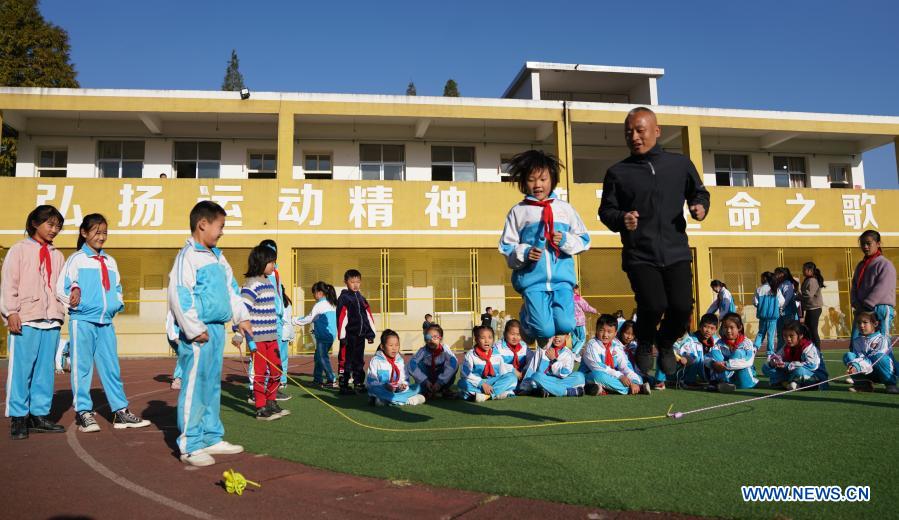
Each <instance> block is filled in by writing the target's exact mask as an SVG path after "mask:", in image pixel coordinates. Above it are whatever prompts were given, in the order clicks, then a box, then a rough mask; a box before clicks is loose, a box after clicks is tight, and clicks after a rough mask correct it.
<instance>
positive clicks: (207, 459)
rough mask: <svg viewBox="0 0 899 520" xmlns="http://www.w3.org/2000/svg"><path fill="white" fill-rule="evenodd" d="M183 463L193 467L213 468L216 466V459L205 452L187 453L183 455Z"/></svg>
mask: <svg viewBox="0 0 899 520" xmlns="http://www.w3.org/2000/svg"><path fill="white" fill-rule="evenodd" d="M181 462H183V463H185V464H190V465H191V466H197V467H202V466H212V465H213V464H215V459H213V458H212V455H210V454H208V453H206V452H205V451H204V450H197V451H195V452H193V453H185V454H184V455H181Z"/></svg>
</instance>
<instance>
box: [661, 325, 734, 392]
mask: <svg viewBox="0 0 899 520" xmlns="http://www.w3.org/2000/svg"><path fill="white" fill-rule="evenodd" d="M719 339H720V338H719V337H718V316H715V315H714V314H704V315H703V316H702V318H700V319H699V328H698V329H697V330H696V332H691V333H688V334H684V337H682V338H681V339H679V340H677V341H676V342H674V354H675V356H677V363H678V369H677V373H676V375H677V378H678V380H677V385H678V386H683V385H686V386H692V385H696V384H698V383H699V382H700V381H704V382H708V381H709V380H710V375H709V373H708V369H707V367H706V358H707V357H708V355H709V353H710V352H711V350H712V348H713V347H714V346H715V343H716V342H717V341H718V340H719ZM657 377H659V378H661V377H664V373H661V372H659V373H658V374H657Z"/></svg>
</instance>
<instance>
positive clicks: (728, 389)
mask: <svg viewBox="0 0 899 520" xmlns="http://www.w3.org/2000/svg"><path fill="white" fill-rule="evenodd" d="M736 390H737V387H736V385H734V384H732V383H718V391H719V392H721V393H722V394H732V393H734V392H735V391H736Z"/></svg>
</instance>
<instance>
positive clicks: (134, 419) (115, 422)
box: [112, 408, 150, 430]
mask: <svg viewBox="0 0 899 520" xmlns="http://www.w3.org/2000/svg"><path fill="white" fill-rule="evenodd" d="M144 426H150V421H148V420H146V419H141V418H140V417H138V416H136V415H134V414H133V413H131V411H129V410H128V409H127V408H122V409H121V410H119V411H118V412H116V413H115V414H114V415H113V416H112V427H113V428H115V429H117V430H121V429H124V428H143V427H144Z"/></svg>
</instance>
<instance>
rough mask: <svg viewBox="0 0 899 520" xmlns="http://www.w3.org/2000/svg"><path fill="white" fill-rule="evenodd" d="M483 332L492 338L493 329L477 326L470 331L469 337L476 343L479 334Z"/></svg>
mask: <svg viewBox="0 0 899 520" xmlns="http://www.w3.org/2000/svg"><path fill="white" fill-rule="evenodd" d="M485 330H486V331H489V332H490V335H491V336H493V329H491V328H490V327H485V326H483V325H477V326H476V327H474V328H473V329H471V337H472V338H474V339H475V341H477V339H478V336H480V334H481V332H483V331H485Z"/></svg>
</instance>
